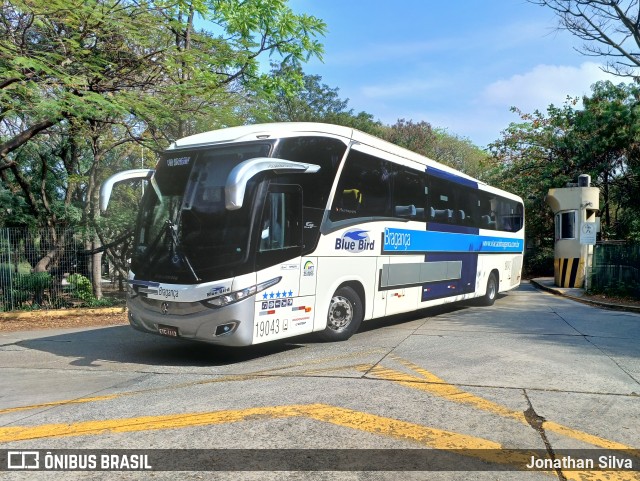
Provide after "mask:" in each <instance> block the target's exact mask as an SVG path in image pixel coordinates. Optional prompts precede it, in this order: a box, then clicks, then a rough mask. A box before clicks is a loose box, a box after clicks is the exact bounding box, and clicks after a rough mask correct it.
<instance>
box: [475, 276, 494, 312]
mask: <svg viewBox="0 0 640 481" xmlns="http://www.w3.org/2000/svg"><path fill="white" fill-rule="evenodd" d="M497 295H498V278H497V277H496V274H495V273H494V272H492V273H491V274H489V279H487V292H485V294H484V296H482V297H481V298H479V299H478V303H479V304H480V305H481V306H492V305H493V303H494V302H495V300H496V296H497Z"/></svg>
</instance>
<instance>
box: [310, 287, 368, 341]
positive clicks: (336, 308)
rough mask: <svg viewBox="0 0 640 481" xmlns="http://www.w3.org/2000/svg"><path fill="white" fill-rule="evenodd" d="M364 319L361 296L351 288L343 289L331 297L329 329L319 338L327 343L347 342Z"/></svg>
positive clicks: (321, 333) (328, 317) (320, 334)
mask: <svg viewBox="0 0 640 481" xmlns="http://www.w3.org/2000/svg"><path fill="white" fill-rule="evenodd" d="M363 317H364V316H363V309H362V300H361V299H360V296H358V294H357V292H356V291H354V290H353V289H352V288H351V287H348V286H344V287H341V288H339V289H338V290H337V291H336V292H335V293H334V294H333V296H332V297H331V304H330V305H329V312H328V314H327V327H326V329H325V330H324V331H322V332H320V333H319V337H320V339H322V340H323V341H327V342H335V341H346V340H347V339H349V338H350V337H351V336H352V335H353V334H355V332H356V331H357V330H358V328H359V327H360V323H361V322H362V318H363Z"/></svg>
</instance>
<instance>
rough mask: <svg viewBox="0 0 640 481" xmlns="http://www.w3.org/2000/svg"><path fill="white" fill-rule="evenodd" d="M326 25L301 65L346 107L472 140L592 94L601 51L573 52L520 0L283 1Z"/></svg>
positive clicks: (544, 15)
mask: <svg viewBox="0 0 640 481" xmlns="http://www.w3.org/2000/svg"><path fill="white" fill-rule="evenodd" d="M289 5H290V7H291V8H292V9H293V10H294V11H295V12H296V13H305V14H309V15H314V16H316V17H318V18H321V19H322V20H324V21H325V22H326V24H327V33H326V35H325V36H324V37H323V38H321V41H322V43H323V44H324V49H325V53H324V55H323V59H322V61H320V60H317V59H312V60H311V61H310V62H308V63H307V64H306V65H305V67H304V70H305V73H307V74H310V75H320V76H321V77H322V83H324V84H327V85H328V86H329V87H331V88H338V89H339V96H340V98H342V99H349V108H352V109H353V110H354V111H355V112H356V113H357V112H360V111H365V112H367V113H369V114H371V115H373V117H374V119H376V120H380V121H382V122H383V123H385V124H393V123H395V122H396V121H397V120H398V119H405V120H413V121H415V122H419V121H426V122H429V123H430V124H431V125H432V126H433V127H436V128H441V129H446V130H447V131H448V132H449V133H450V134H454V135H457V136H459V137H463V138H467V139H469V140H471V142H473V143H474V144H475V145H477V146H479V147H483V148H484V147H486V146H487V144H489V143H490V142H493V141H495V140H498V139H499V138H500V137H501V135H500V134H501V132H502V131H503V130H504V129H505V128H507V127H508V125H509V123H510V122H517V121H518V120H519V117H518V115H517V114H515V113H513V112H511V111H510V108H511V107H512V106H514V107H518V108H519V109H520V110H522V111H523V112H533V111H534V110H536V109H538V110H541V111H545V110H546V108H547V107H548V105H549V104H552V103H553V104H555V105H558V106H559V105H562V104H563V102H564V101H565V100H566V99H567V96H571V97H576V96H578V97H580V96H582V95H584V94H589V93H590V92H591V89H590V87H591V85H592V84H593V83H595V82H597V81H599V80H612V81H613V82H614V83H616V84H617V83H620V82H621V81H623V79H621V78H619V77H613V76H611V75H609V74H606V73H604V72H603V71H602V70H601V68H600V65H601V64H603V63H604V62H605V59H602V58H597V57H587V56H584V55H582V54H580V53H579V52H577V51H576V47H580V46H581V45H582V42H581V41H580V40H578V39H577V38H575V37H574V36H572V35H571V34H570V33H569V32H566V31H559V30H558V28H557V25H558V22H557V18H556V17H555V15H554V13H553V12H552V11H551V10H550V9H549V8H546V7H540V6H537V5H533V4H531V3H528V2H526V1H525V0H449V1H447V0H396V1H392V0H290V2H289Z"/></svg>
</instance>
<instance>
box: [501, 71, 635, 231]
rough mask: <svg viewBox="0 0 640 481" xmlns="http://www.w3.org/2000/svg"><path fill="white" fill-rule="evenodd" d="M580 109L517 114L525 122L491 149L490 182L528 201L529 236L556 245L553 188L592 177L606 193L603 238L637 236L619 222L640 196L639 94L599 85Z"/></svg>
mask: <svg viewBox="0 0 640 481" xmlns="http://www.w3.org/2000/svg"><path fill="white" fill-rule="evenodd" d="M577 102H578V100H577V99H569V100H568V101H567V102H566V103H565V104H564V105H563V106H562V107H555V106H553V105H550V106H549V107H548V108H547V111H546V113H541V112H539V111H535V112H534V113H533V114H525V113H522V112H519V111H518V110H517V109H515V111H516V112H518V113H519V114H520V116H521V119H522V122H520V123H512V124H511V125H510V126H509V127H508V128H507V129H506V130H505V131H504V132H503V136H502V138H501V139H500V140H498V141H496V142H494V143H493V144H491V146H490V151H491V153H492V163H491V166H492V169H491V176H492V179H493V182H494V183H496V184H498V185H500V186H501V187H503V188H505V189H507V190H511V191H513V192H515V193H518V194H519V195H520V196H522V197H523V198H524V199H525V202H526V207H527V212H528V213H527V229H528V236H529V237H530V238H533V239H535V240H537V241H538V243H544V242H545V241H547V242H550V241H552V236H551V232H552V228H553V224H552V219H551V215H550V212H549V210H548V208H547V207H546V205H545V204H544V196H545V195H546V194H547V191H548V189H549V188H555V187H563V186H564V185H566V183H568V182H575V181H576V179H577V176H578V175H580V174H589V175H591V178H592V182H593V185H595V186H597V187H600V188H601V194H602V197H603V202H602V205H601V209H602V210H603V212H604V216H603V230H604V235H607V236H612V237H619V238H625V237H628V236H630V235H632V236H637V234H634V233H632V232H631V231H630V230H629V228H628V227H629V226H628V225H625V222H622V220H623V219H625V218H626V217H627V216H628V215H630V213H631V212H633V210H634V209H635V206H634V205H633V204H634V202H635V201H634V200H633V199H636V198H637V197H638V195H640V182H639V181H638V174H640V165H639V164H640V159H639V144H638V140H639V135H638V134H639V132H638V129H639V127H640V122H639V121H640V118H638V116H639V115H640V103H639V102H640V90H639V89H638V87H637V86H635V85H625V84H620V85H614V84H612V83H611V82H598V83H596V84H594V85H593V87H592V95H590V96H585V97H584V98H583V99H582V103H583V108H582V109H578V108H577V107H576V105H577ZM611 212H614V215H613V216H612V215H611Z"/></svg>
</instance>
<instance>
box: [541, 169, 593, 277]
mask: <svg viewBox="0 0 640 481" xmlns="http://www.w3.org/2000/svg"><path fill="white" fill-rule="evenodd" d="M545 201H546V203H547V204H549V206H550V207H551V210H552V211H553V214H554V221H555V236H554V237H555V245H554V264H553V265H554V267H553V272H554V278H555V284H556V286H558V287H585V288H586V287H587V286H586V285H584V284H585V274H586V272H587V266H591V265H592V263H593V246H594V245H595V243H596V232H598V231H599V230H600V222H599V221H600V219H599V218H598V217H596V215H597V213H598V211H599V209H600V189H598V188H597V187H591V177H590V176H589V175H584V174H583V175H581V176H579V177H578V183H577V184H568V185H567V187H565V188H561V189H549V193H548V194H547V196H546V198H545Z"/></svg>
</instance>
